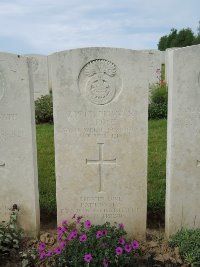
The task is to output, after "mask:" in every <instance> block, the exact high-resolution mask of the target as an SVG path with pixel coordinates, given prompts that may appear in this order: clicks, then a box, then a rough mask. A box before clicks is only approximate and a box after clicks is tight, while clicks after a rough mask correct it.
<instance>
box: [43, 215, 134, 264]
mask: <svg viewBox="0 0 200 267" xmlns="http://www.w3.org/2000/svg"><path fill="white" fill-rule="evenodd" d="M72 219H73V222H72V223H69V222H68V221H67V220H64V221H63V222H62V225H61V226H60V227H58V228H57V244H56V246H55V247H54V248H50V249H49V248H47V247H46V245H45V243H40V244H39V246H38V252H39V258H40V260H41V261H47V262H48V260H49V259H50V258H51V259H52V258H53V259H54V261H55V262H56V260H58V258H59V256H62V258H64V259H65V260H66V261H65V263H67V264H68V265H67V266H83V265H86V266H89V265H90V266H103V267H108V266H110V265H113V263H116V262H118V263H120V266H124V265H123V262H124V259H129V258H130V256H131V255H132V256H133V255H134V254H136V252H138V250H139V243H138V241H136V240H134V241H129V242H127V241H126V239H125V235H126V232H125V230H124V225H123V224H118V225H116V226H111V225H110V223H105V224H104V225H96V226H94V225H92V223H91V221H90V220H86V221H84V222H82V221H81V220H82V216H76V215H74V216H73V217H72ZM74 255H75V256H74ZM67 261H68V262H67Z"/></svg>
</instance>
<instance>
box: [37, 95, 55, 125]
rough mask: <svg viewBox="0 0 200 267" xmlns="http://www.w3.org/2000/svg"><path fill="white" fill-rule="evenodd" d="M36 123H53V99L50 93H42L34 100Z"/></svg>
mask: <svg viewBox="0 0 200 267" xmlns="http://www.w3.org/2000/svg"><path fill="white" fill-rule="evenodd" d="M35 120H36V123H37V124H39V123H53V99H52V93H50V94H49V95H44V96H41V97H40V98H38V99H37V100H36V101H35Z"/></svg>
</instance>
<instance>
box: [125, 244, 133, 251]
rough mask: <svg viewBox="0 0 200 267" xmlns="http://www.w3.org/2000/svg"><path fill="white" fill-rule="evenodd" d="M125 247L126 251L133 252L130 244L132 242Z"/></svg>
mask: <svg viewBox="0 0 200 267" xmlns="http://www.w3.org/2000/svg"><path fill="white" fill-rule="evenodd" d="M124 249H125V251H126V252H128V253H129V252H131V250H132V246H131V245H130V244H126V245H125V246H124Z"/></svg>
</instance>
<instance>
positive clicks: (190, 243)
mask: <svg viewBox="0 0 200 267" xmlns="http://www.w3.org/2000/svg"><path fill="white" fill-rule="evenodd" d="M169 244H170V246H171V247H179V253H180V255H181V257H182V258H183V259H184V260H185V261H186V262H187V263H189V264H191V265H192V266H200V229H196V230H194V229H193V230H191V229H190V230H186V229H182V230H180V231H178V232H177V233H176V234H175V235H173V236H172V237H171V239H170V241H169Z"/></svg>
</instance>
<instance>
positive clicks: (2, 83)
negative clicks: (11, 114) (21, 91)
mask: <svg viewBox="0 0 200 267" xmlns="http://www.w3.org/2000/svg"><path fill="white" fill-rule="evenodd" d="M5 89H6V80H5V78H4V75H3V73H2V72H1V71H0V101H1V99H2V98H3V96H4V92H5Z"/></svg>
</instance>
